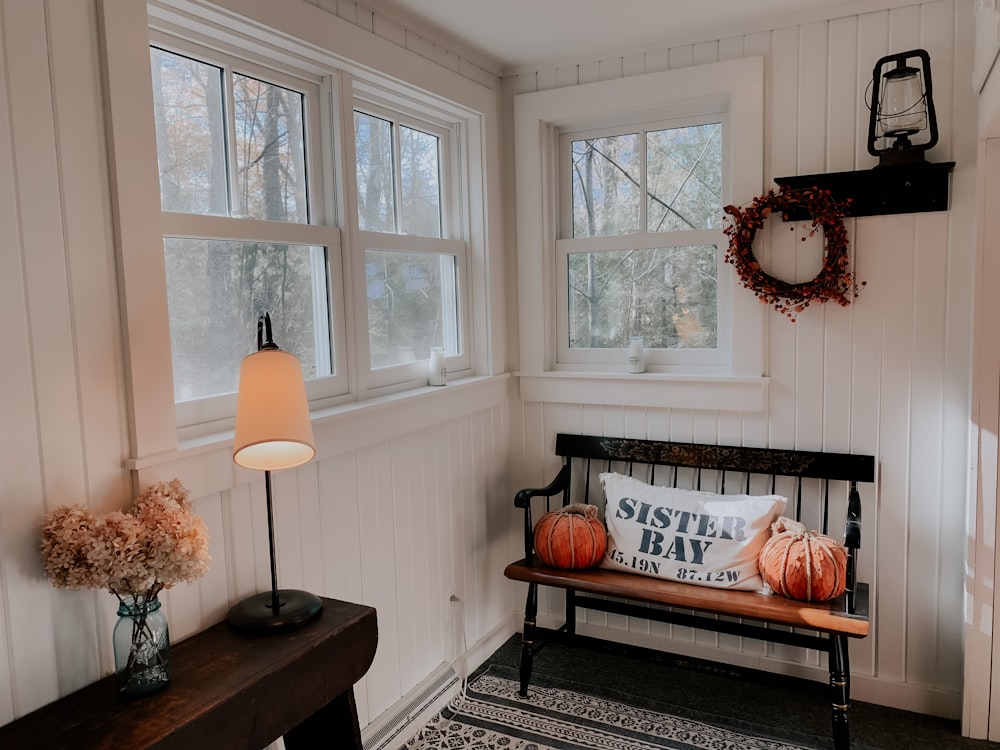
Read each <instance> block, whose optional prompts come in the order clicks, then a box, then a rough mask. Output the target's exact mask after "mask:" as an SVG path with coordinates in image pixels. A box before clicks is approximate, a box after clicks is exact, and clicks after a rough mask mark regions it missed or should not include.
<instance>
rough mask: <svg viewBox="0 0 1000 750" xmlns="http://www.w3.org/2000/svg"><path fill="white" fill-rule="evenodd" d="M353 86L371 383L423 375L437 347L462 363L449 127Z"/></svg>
mask: <svg viewBox="0 0 1000 750" xmlns="http://www.w3.org/2000/svg"><path fill="white" fill-rule="evenodd" d="M356 88H357V90H358V95H357V96H356V99H355V105H354V107H355V108H354V147H355V166H356V170H355V174H356V186H357V222H358V241H359V244H360V246H361V248H362V249H363V252H364V272H365V300H366V302H367V304H366V309H365V315H366V317H367V321H368V337H367V343H368V365H369V368H370V370H371V374H370V379H371V383H372V385H373V386H375V387H377V386H379V385H384V384H386V383H392V382H394V381H399V380H406V379H408V378H413V377H421V376H422V375H423V374H424V373H425V372H426V366H425V364H424V363H426V362H427V361H428V360H429V358H430V356H431V352H432V351H433V350H434V349H436V348H437V349H441V350H442V354H443V355H444V357H445V358H446V359H445V361H446V363H447V366H448V369H450V370H456V369H466V368H467V367H468V362H469V356H468V348H469V347H468V346H467V345H466V343H465V341H464V334H465V331H466V329H467V326H466V325H465V324H464V320H465V319H466V316H465V314H464V307H465V301H464V289H465V285H464V284H462V283H461V282H462V280H463V279H465V278H466V277H467V271H466V269H467V266H468V263H467V244H466V242H465V241H464V240H463V239H461V237H462V235H463V230H462V206H461V203H460V201H459V200H458V199H457V192H456V190H455V189H454V185H455V184H456V181H455V173H456V172H457V164H456V149H455V148H454V146H453V144H452V140H453V138H452V133H453V128H454V125H453V123H449V122H448V121H447V120H442V119H437V118H434V117H433V113H429V112H427V111H424V112H415V111H412V110H410V111H408V110H407V109H405V108H403V107H402V106H400V104H399V103H396V102H388V103H387V102H386V101H385V100H384V99H381V100H378V101H376V100H375V99H374V98H373V97H372V96H371V95H370V93H371V92H370V90H369V89H368V88H367V87H363V86H356ZM366 92H367V93H368V96H366V95H365V94H366Z"/></svg>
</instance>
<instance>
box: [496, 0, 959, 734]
mask: <svg viewBox="0 0 1000 750" xmlns="http://www.w3.org/2000/svg"><path fill="white" fill-rule="evenodd" d="M971 22H972V16H971V8H970V7H967V6H966V5H965V4H963V3H961V2H952V0H941V1H939V2H930V3H923V4H914V5H912V6H906V7H903V8H899V9H895V10H886V11H878V12H873V13H865V14H863V15H858V16H850V17H843V18H838V19H836V20H832V21H828V22H827V21H820V22H812V23H808V24H803V25H801V26H791V27H787V28H781V29H776V30H774V31H772V32H770V33H767V34H754V35H751V36H747V37H744V38H742V39H740V38H735V39H726V40H720V41H719V43H718V44H700V45H695V46H693V47H681V48H671V49H669V50H666V51H665V50H659V49H650V50H647V51H646V53H645V61H646V66H647V67H645V68H644V69H641V70H640V69H638V68H635V66H632V67H633V69H634V71H635V73H640V72H650V70H661V69H663V67H664V66H665V65H666V66H669V67H675V66H689V65H692V64H696V63H697V64H701V63H711V62H715V61H716V60H719V59H736V58H741V57H744V56H749V55H763V56H764V57H765V90H766V96H765V99H766V101H765V107H766V111H765V133H766V135H765V181H764V182H765V185H769V184H770V182H771V179H772V178H773V177H777V176H785V175H795V174H810V173H816V172H827V171H829V172H833V171H846V170H854V169H865V168H870V167H872V166H873V165H874V159H873V158H872V157H871V156H869V155H868V153H867V150H866V143H865V138H866V135H867V109H866V108H865V102H864V94H865V88H866V86H867V84H868V81H869V78H870V76H871V70H872V67H873V65H874V63H875V61H876V60H877V59H878V58H879V57H881V56H883V55H886V54H890V53H891V52H897V51H903V50H907V49H913V48H918V47H922V48H925V49H927V50H928V51H929V52H930V56H931V64H932V72H933V76H934V94H935V103H936V104H937V106H938V109H939V125H940V130H941V140H940V142H939V144H938V146H937V147H936V148H934V149H933V150H932V151H931V152H930V153H929V154H928V157H929V160H930V161H951V160H956V161H958V166H957V167H956V171H955V179H954V183H953V191H952V203H951V210H950V211H948V212H939V213H929V214H919V215H913V214H911V215H900V216H875V217H865V218H860V219H849V220H847V226H848V232H849V236H850V241H851V254H852V260H853V263H854V268H855V270H856V272H857V277H858V280H859V281H862V280H863V281H865V282H867V284H866V286H865V288H864V289H863V290H862V292H861V295H860V296H859V297H858V299H857V300H856V301H855V303H854V304H853V305H851V306H849V307H846V308H841V307H838V306H836V305H825V306H822V305H821V306H813V307H810V308H808V309H807V310H806V311H805V312H803V313H802V314H800V315H799V317H798V321H797V322H796V323H794V324H793V323H790V322H788V321H787V320H785V319H784V318H783V317H782V316H780V315H778V314H777V313H774V312H771V313H769V316H768V325H767V353H766V366H765V372H764V373H763V374H764V375H765V376H767V377H768V378H770V382H769V384H768V390H767V399H766V406H765V410H764V411H763V412H761V413H753V412H750V413H746V412H735V411H728V410H725V409H722V410H718V411H711V410H705V411H701V410H692V409H684V408H645V409H643V408H640V407H629V406H622V407H620V406H607V405H604V406H602V405H596V404H592V402H591V401H589V400H587V399H585V398H579V399H575V400H577V401H580V402H582V403H583V404H588V403H589V404H591V405H581V404H578V403H561V401H566V400H568V399H567V398H566V396H565V395H564V397H563V398H562V399H559V398H558V397H557V396H552V395H550V394H540V393H539V392H538V391H537V389H531V390H529V391H527V392H522V396H524V395H525V393H526V394H527V397H528V398H539V399H540V401H542V402H543V403H537V402H522V404H521V410H522V414H521V416H520V418H518V417H516V416H515V417H514V418H513V420H514V421H520V422H521V423H522V424H523V440H524V454H523V461H524V465H523V467H522V471H521V472H516V473H515V475H514V477H513V479H514V481H517V480H524V481H528V482H529V483H530V482H532V481H540V480H541V481H547V480H548V479H549V478H551V475H552V470H553V466H552V461H551V457H546V456H541V457H534V455H533V454H534V453H535V451H537V450H542V451H543V452H551V445H552V436H553V434H554V433H555V432H557V431H559V430H560V429H568V430H570V431H577V430H581V429H586V430H588V431H599V432H600V431H603V432H605V433H607V434H615V435H628V436H633V437H646V436H650V437H657V438H670V439H675V440H689V439H695V440H699V441H706V442H715V441H719V442H734V443H738V444H746V445H770V446H774V447H796V448H802V449H807V450H824V449H825V450H833V451H854V452H860V453H871V454H874V455H875V456H876V457H877V458H878V461H879V471H878V482H877V484H876V485H875V486H866V487H864V488H862V491H863V494H864V498H865V518H864V531H863V534H864V544H863V548H862V556H861V571H862V577H863V578H864V579H865V580H867V581H869V582H870V583H871V585H872V591H873V594H874V597H875V598H874V613H873V614H874V621H873V634H872V636H871V637H869V638H868V639H866V640H864V641H859V642H854V643H852V671H853V674H854V675H855V681H854V683H853V685H854V693H855V696H856V697H857V698H859V699H862V700H873V701H876V702H880V703H887V704H890V705H895V706H899V707H904V708H909V709H913V710H919V711H926V712H929V713H934V714H939V715H943V716H951V717H957V716H959V715H960V713H961V700H962V689H963V678H962V673H961V664H962V641H963V627H962V617H961V614H960V613H961V604H960V602H961V587H960V586H959V584H958V582H959V581H960V580H961V579H962V571H963V558H964V540H963V534H964V528H963V512H962V508H963V506H964V498H965V490H966V476H965V466H966V459H965V445H966V435H967V428H966V423H965V422H964V420H963V418H962V415H966V414H967V413H968V403H969V397H970V391H969V384H968V379H969V376H968V372H969V371H968V363H969V360H970V357H971V351H972V335H971V329H972V303H971V300H972V296H973V279H974V274H973V272H972V264H973V260H974V242H973V238H972V236H971V234H970V230H969V227H970V226H973V215H974V214H973V204H974V198H973V196H974V186H972V185H970V184H969V182H968V181H967V180H968V179H969V178H971V179H972V180H974V176H975V153H973V152H971V149H970V146H969V144H974V142H975V119H976V118H975V101H974V100H973V98H972V96H971V90H970V87H969V83H968V81H969V79H970V76H971V69H972V57H971V50H967V49H965V48H967V47H968V45H967V44H964V43H963V42H961V41H960V40H964V39H970V38H971V31H972V27H971ZM598 67H599V68H600V67H601V66H600V65H598ZM581 69H582V68H581ZM581 82H582V81H581ZM575 83H576V82H575V81H570V80H566V78H565V77H561V76H559V75H558V71H554V70H544V69H543V70H539V71H537V75H536V74H533V73H527V72H525V73H522V74H520V75H518V76H517V81H516V83H515V84H514V85H511V86H507V87H505V92H512V91H516V92H518V93H525V92H531V91H535V90H539V88H540V87H542V86H546V87H552V88H555V87H563V86H567V85H574V84H575ZM940 110H944V111H943V112H940ZM736 126H737V127H738V123H736ZM773 224H776V222H775V223H773ZM773 224H772V225H769V226H768V227H767V229H768V231H766V232H764V233H763V234H764V235H765V237H764V238H763V241H762V242H760V243H759V244H760V245H761V248H760V257H761V258H762V260H763V262H764V263H765V264H767V266H768V267H769V268H770V269H771V270H772V271H773V272H774V273H776V274H777V275H780V276H782V277H783V278H794V279H800V280H801V279H807V278H811V277H812V276H814V275H815V273H816V270H817V268H818V263H819V260H820V253H821V252H822V246H821V245H820V244H818V238H813V240H810V241H809V242H806V243H803V242H800V241H799V239H800V238H801V237H802V236H803V233H804V232H805V230H806V229H807V227H804V226H799V227H796V228H795V231H794V232H789V231H788V228H787V227H781V226H774V225H773ZM743 293H747V292H743ZM664 387H669V385H668V384H664ZM519 455H520V454H519ZM539 475H544V476H539ZM838 501H839V502H843V500H838ZM840 512H841V513H842V512H843V511H842V510H841V511H840ZM542 606H543V607H544V609H542V611H541V615H542V616H545V615H551V616H553V617H555V616H557V615H558V612H559V609H558V607H559V601H558V598H557V597H548V598H546V599H545V601H543V602H542ZM586 627H588V628H601V627H609V628H615V629H625V630H626V631H627V632H626V634H625V635H624V637H626V638H628V639H630V640H633V641H635V642H640V643H645V644H652V645H657V646H660V647H664V648H668V649H674V650H678V651H681V652H683V653H693V654H698V655H702V656H708V657H711V656H712V654H713V652H714V651H715V649H724V650H725V651H726V654H725V656H724V657H723V658H725V659H729V660H735V661H738V662H741V663H746V664H749V665H752V666H758V667H762V668H765V669H770V670H773V671H779V672H790V673H795V674H804V675H808V676H812V677H815V678H816V679H821V680H822V679H825V675H824V670H825V667H824V666H823V663H824V662H825V657H822V656H820V655H818V654H807V655H805V656H800V655H799V653H800V652H796V651H795V650H794V649H786V648H781V647H770V648H769V649H768V650H767V651H765V650H764V649H763V648H762V647H761V646H760V645H758V644H754V643H752V642H750V641H745V642H740V641H739V640H738V639H734V638H716V637H715V636H702V635H698V636H692V634H691V633H690V631H687V630H685V629H683V628H673V629H672V632H671V631H670V630H669V629H667V628H665V627H660V626H653V627H652V628H650V626H648V624H646V623H641V622H636V623H633V622H624V621H622V620H621V618H618V619H613V618H608V621H607V624H606V625H605V623H604V621H603V620H602V619H600V618H598V619H597V620H596V621H592V622H589V623H588V624H587V626H586Z"/></svg>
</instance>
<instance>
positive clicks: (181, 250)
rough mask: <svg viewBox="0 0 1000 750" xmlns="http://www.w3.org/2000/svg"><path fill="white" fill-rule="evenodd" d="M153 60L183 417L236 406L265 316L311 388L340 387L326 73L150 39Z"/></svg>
mask: <svg viewBox="0 0 1000 750" xmlns="http://www.w3.org/2000/svg"><path fill="white" fill-rule="evenodd" d="M150 65H151V71H152V78H153V103H154V117H155V122H156V142H157V155H158V163H159V174H160V204H161V211H162V216H163V226H164V241H163V246H164V262H165V269H166V281H167V302H168V309H169V318H170V341H171V352H172V364H173V376H174V400H175V402H176V404H177V409H178V418H179V421H180V423H181V424H182V425H183V424H192V423H196V422H199V421H206V420H212V419H218V418H221V417H224V416H227V415H228V414H229V413H231V411H232V398H231V394H233V393H235V391H236V388H237V385H238V376H239V364H240V360H241V359H242V358H243V357H244V356H245V355H246V354H249V353H250V352H252V351H253V350H254V348H255V347H256V320H257V317H258V315H259V313H260V312H263V311H267V312H269V313H270V314H271V318H272V321H273V324H274V329H275V330H274V334H275V341H276V342H277V343H278V345H279V346H280V347H281V348H282V349H285V350H286V351H290V352H292V353H293V354H295V355H296V356H297V357H298V358H299V360H300V361H301V363H302V369H303V374H304V376H305V377H306V379H307V381H308V382H311V387H312V393H313V394H315V393H316V392H317V390H323V391H325V393H326V394H327V395H329V394H331V393H337V392H343V390H345V382H346V378H345V377H344V374H343V371H342V370H343V368H342V367H338V364H339V363H338V358H337V357H336V356H335V353H336V352H335V348H334V342H335V339H336V337H335V336H334V335H333V331H334V330H335V328H334V326H335V322H334V319H333V316H332V315H331V310H332V309H333V306H332V304H331V302H332V300H333V299H334V298H335V297H337V296H340V295H341V294H342V291H341V290H339V289H332V288H331V285H330V278H331V275H330V273H329V271H328V268H329V267H330V263H331V260H333V261H335V262H338V263H339V252H340V248H339V246H340V233H339V230H338V229H337V227H336V226H335V225H328V224H327V223H326V222H325V218H326V217H325V211H324V198H323V196H324V191H326V190H328V189H329V188H328V185H327V184H326V180H325V177H324V175H326V174H328V173H329V170H328V169H324V168H323V165H322V164H321V159H320V157H319V154H320V153H321V152H322V149H321V148H320V144H319V141H318V138H319V133H320V132H321V131H322V128H321V126H320V122H319V92H320V81H318V80H316V79H315V78H312V79H310V78H309V77H305V76H294V75H290V74H289V73H288V72H286V71H277V70H274V69H271V68H263V67H258V66H255V65H252V64H250V63H249V62H247V61H245V60H240V59H237V58H233V57H230V56H227V55H224V54H221V53H219V52H217V51H213V52H209V51H208V50H204V49H199V48H197V47H193V46H191V45H183V44H180V43H178V42H176V41H175V40H171V42H170V46H169V47H168V46H167V43H154V44H153V45H152V46H151V47H150ZM331 256H332V257H331ZM338 376H339V377H338ZM320 381H325V382H323V383H322V388H321V389H317V387H316V383H318V382H320ZM220 396H223V397H226V396H228V398H222V399H220V398H218V397H220Z"/></svg>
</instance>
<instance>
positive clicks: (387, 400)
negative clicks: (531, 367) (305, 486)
mask: <svg viewBox="0 0 1000 750" xmlns="http://www.w3.org/2000/svg"><path fill="white" fill-rule="evenodd" d="M509 379H510V375H509V374H507V373H502V374H500V375H486V376H477V377H471V378H465V379H463V380H457V381H454V382H450V383H448V385H446V386H443V387H432V386H422V387H420V388H414V389H411V390H408V391H402V392H399V393H392V394H388V395H385V396H380V397H377V398H372V399H367V400H365V401H359V402H352V403H350V404H344V405H341V406H336V407H330V408H327V409H320V410H317V411H314V412H313V413H312V421H313V433H314V437H315V442H316V458H315V459H314V460H323V459H326V458H330V457H332V456H337V455H340V454H343V453H347V452H349V451H354V450H358V449H360V448H363V447H365V446H368V445H373V444H375V443H379V442H383V441H385V440H391V439H393V438H396V437H399V436H401V435H405V434H408V433H411V432H417V431H419V430H424V429H428V428H431V427H434V426H435V425H439V424H442V423H444V422H448V421H450V420H453V419H458V418H460V417H463V416H466V415H469V414H472V413H475V412H479V411H483V410H486V409H490V408H494V407H503V406H505V405H506V403H507V385H508V381H509ZM232 450H233V433H232V431H228V432H219V433H215V434H213V435H206V436H204V437H200V438H193V439H190V440H184V441H181V442H179V443H178V446H177V448H176V449H175V450H172V451H166V452H164V453H158V454H156V455H151V456H140V457H133V458H127V459H125V461H124V462H123V466H124V468H126V469H128V470H130V471H137V472H139V482H140V484H142V485H144V486H145V485H147V484H151V483H153V482H157V481H160V480H161V479H172V478H173V477H175V476H176V477H181V478H182V481H183V482H184V484H185V486H186V487H187V488H188V489H189V490H190V491H191V494H192V496H194V497H201V496H203V495H207V494H208V493H210V492H219V491H222V490H225V489H228V488H230V487H233V486H236V485H237V484H241V483H243V482H244V481H250V480H251V479H252V478H253V477H254V476H255V475H256V474H259V472H250V471H249V470H247V469H240V468H239V467H237V466H236V465H235V464H233V462H232ZM244 474H245V476H244Z"/></svg>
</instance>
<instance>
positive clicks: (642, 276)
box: [568, 245, 718, 349]
mask: <svg viewBox="0 0 1000 750" xmlns="http://www.w3.org/2000/svg"><path fill="white" fill-rule="evenodd" d="M568 261H569V345H570V347H571V348H582V349H594V348H596V349H614V348H624V347H626V346H627V345H628V339H629V336H642V337H643V339H644V340H645V345H646V346H647V347H649V348H662V349H714V348H716V346H717V343H716V341H717V333H716V322H717V318H718V304H717V302H718V283H717V282H718V279H717V275H716V274H717V268H718V262H717V252H716V248H715V246H714V245H699V246H692V247H670V248H655V249H651V250H620V251H609V252H598V253H571V254H570V255H569V258H568Z"/></svg>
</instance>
